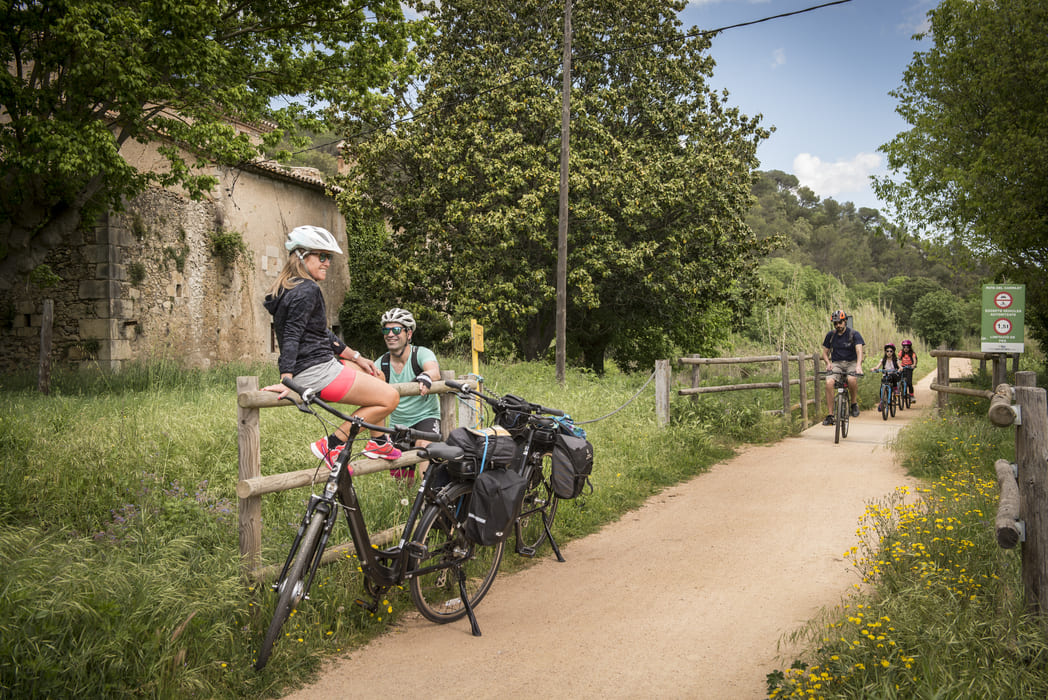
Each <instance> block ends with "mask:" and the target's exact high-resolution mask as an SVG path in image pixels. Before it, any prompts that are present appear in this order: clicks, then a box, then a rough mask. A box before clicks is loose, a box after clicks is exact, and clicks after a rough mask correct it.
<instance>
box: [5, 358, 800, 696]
mask: <svg viewBox="0 0 1048 700" xmlns="http://www.w3.org/2000/svg"><path fill="white" fill-rule="evenodd" d="M448 364H449V365H450V367H448V368H450V369H455V370H457V371H458V372H459V373H460V374H462V373H465V371H466V369H467V367H466V366H465V364H461V363H460V364H459V365H458V366H456V363H454V362H451V363H448ZM483 372H484V374H485V380H486V383H487V387H488V388H490V389H491V390H493V391H495V392H498V393H514V394H519V395H522V396H524V397H526V398H528V399H529V400H531V401H535V402H538V403H542V404H544V405H548V406H554V407H559V408H563V409H565V410H567V411H568V412H569V413H570V414H571V415H572V416H573V417H574V418H575V419H576V420H578V421H588V420H590V419H596V418H601V417H603V416H605V415H606V414H608V413H611V412H613V411H615V409H618V408H620V407H623V406H624V407H623V408H622V409H621V410H619V411H617V412H614V414H613V415H611V416H609V417H607V418H604V419H603V420H599V421H596V422H592V423H586V424H584V427H585V429H586V430H587V432H588V434H589V438H590V439H591V441H592V442H593V443H594V445H595V448H596V457H597V459H596V464H595V467H594V472H593V475H592V482H593V485H594V488H595V491H594V492H593V494H587V495H585V496H583V497H581V498H579V499H577V500H576V501H572V502H565V503H563V504H562V505H561V508H560V511H559V513H558V517H557V522H556V526H555V531H556V535H557V537H558V539H559V540H560V541H561V542H566V541H568V540H570V539H571V538H575V537H579V536H582V535H585V534H587V533H590V532H594V531H595V530H597V529H599V528H600V527H601V526H602V525H603V524H605V523H607V522H609V521H612V520H615V519H617V518H619V517H621V516H622V514H623V513H625V512H626V511H628V510H630V509H632V508H635V507H637V506H638V505H640V504H641V503H642V502H643V501H644V500H645V499H646V498H647V497H648V496H650V495H652V494H654V493H656V492H658V491H659V490H661V489H662V488H664V487H665V486H668V485H671V484H675V483H678V482H680V481H682V480H685V479H688V478H690V477H692V476H694V475H696V474H699V473H701V472H703V471H705V470H707V469H708V468H709V467H710V465H712V464H714V463H715V462H717V461H719V460H722V459H724V458H725V457H727V456H728V455H730V454H731V449H732V445H733V438H732V436H735V438H741V439H744V440H749V441H760V440H766V439H774V438H775V437H777V436H779V435H781V434H783V433H784V432H788V431H789V430H790V429H791V428H790V426H789V425H788V424H786V423H785V422H784V421H783V420H782V419H778V418H767V417H765V416H763V413H762V411H761V410H760V409H759V408H757V407H756V406H757V405H758V404H756V403H755V399H754V398H752V397H750V398H744V395H743V394H739V395H737V396H736V397H735V398H734V400H731V399H727V400H723V401H722V400H718V402H717V403H716V404H715V405H716V408H713V409H709V408H707V409H705V410H704V411H697V412H695V413H693V414H692V415H684V414H681V415H680V416H678V417H677V418H676V419H675V420H674V423H673V424H672V425H671V426H669V427H668V428H659V427H658V426H657V424H656V420H655V415H654V390H653V386H652V385H648V386H647V388H646V389H645V391H644V392H643V393H642V394H641V395H640V396H639V397H638V398H637V399H636V400H634V401H632V402H630V399H631V397H633V396H634V394H635V393H636V392H637V390H638V389H640V388H641V386H642V385H643V384H644V382H645V380H646V379H647V377H646V376H644V375H642V374H636V375H627V374H622V373H620V372H618V371H616V370H615V369H614V368H613V369H611V370H610V371H609V372H608V374H607V375H606V376H604V377H600V378H598V377H596V376H593V375H592V374H588V373H583V372H574V371H571V372H569V374H568V378H567V381H566V382H565V384H564V386H558V385H557V383H556V381H555V380H554V371H553V368H552V367H549V366H546V365H542V364H514V365H508V366H505V367H485V368H484V370H483ZM240 374H249V375H250V374H257V375H259V377H260V382H261V383H262V384H263V385H264V384H266V383H269V382H271V381H274V380H275V379H276V377H275V370H274V369H273V368H272V367H268V366H267V367H227V368H222V369H217V370H213V371H210V372H196V371H183V370H181V369H179V368H177V367H174V366H170V365H164V364H161V365H155V366H151V367H132V368H129V369H128V370H127V371H125V372H122V373H119V374H115V375H103V374H89V373H85V374H61V373H58V374H56V375H55V376H54V377H53V383H52V393H51V395H50V396H42V395H40V394H38V393H36V392H35V391H34V386H35V382H33V381H31V378H25V377H22V378H19V377H5V378H3V379H0V389H2V390H3V392H4V396H5V401H4V403H3V406H2V407H0V460H2V463H3V465H4V469H2V470H0V561H2V562H4V566H3V567H2V568H0V696H3V697H70V696H76V697H126V696H148V697H157V698H175V697H178V698H181V697H185V696H187V695H190V696H196V697H207V698H239V697H252V698H254V697H265V696H275V695H278V694H280V693H281V692H282V691H284V690H285V689H286V688H287V687H288V686H289V685H292V684H294V683H296V682H304V681H306V680H308V679H309V678H310V677H311V675H312V674H314V673H316V672H317V671H318V669H319V668H320V662H321V661H322V660H323V659H324V658H325V657H327V656H330V655H332V654H337V653H339V652H343V651H345V650H346V649H350V648H352V647H354V646H355V645H359V644H361V643H363V642H365V641H367V640H368V639H370V638H371V637H373V636H374V635H376V634H378V633H380V632H382V631H383V630H385V629H387V627H388V625H389V623H390V622H391V621H393V620H395V619H396V618H397V616H398V615H400V614H401V613H402V612H404V611H406V610H409V609H411V603H410V600H409V599H408V596H407V595H406V594H405V593H404V592H402V591H393V592H391V593H390V595H389V596H388V598H387V600H386V601H385V604H384V606H383V609H382V610H380V612H379V613H377V614H375V615H371V614H370V613H368V612H366V611H364V610H362V609H361V608H359V607H358V606H356V605H354V603H353V601H354V599H355V598H356V597H357V596H359V595H360V594H361V593H362V589H361V582H360V578H359V574H358V571H357V567H356V563H355V561H353V560H352V559H347V560H346V561H344V562H342V563H336V564H333V565H330V566H326V567H323V569H322V570H321V572H320V573H319V574H318V580H317V582H316V583H315V585H314V588H313V590H312V592H311V598H312V599H311V600H310V601H309V602H308V603H307V604H305V605H303V606H302V608H301V610H299V611H298V612H297V613H296V614H295V615H294V616H293V617H292V618H291V620H289V622H288V623H287V625H286V626H285V631H286V632H287V637H286V638H285V640H284V641H283V642H281V643H280V644H279V645H278V647H277V649H276V650H275V652H274V654H273V657H272V659H271V661H270V663H269V665H268V666H267V667H266V669H265V671H264V672H263V673H260V674H259V673H256V672H255V671H254V670H253V669H252V668H251V665H252V663H253V661H254V658H255V653H256V651H257V648H258V645H259V643H260V642H261V638H262V635H263V633H264V631H265V627H266V625H267V624H268V621H269V618H270V616H271V613H272V606H273V604H274V602H275V601H274V598H275V596H274V595H272V593H271V592H270V591H269V590H268V589H267V588H265V587H264V586H258V585H256V584H255V583H253V582H249V581H245V580H243V579H242V578H241V569H240V562H239V553H238V552H239V550H238V530H237V514H236V510H237V499H236V495H235V485H236V479H237V444H236V405H235V387H236V381H235V378H236V376H237V375H240ZM703 403H705V402H703ZM773 405H774V404H773ZM725 427H727V430H724V428H725ZM323 430H324V428H323V426H321V425H319V424H318V423H317V422H316V420H314V419H312V418H310V417H308V416H305V415H304V414H302V413H300V412H298V411H295V410H293V409H290V408H286V409H279V410H264V411H262V415H261V446H262V471H263V473H264V474H272V473H279V472H284V471H290V470H294V469H301V468H304V467H308V466H310V465H311V464H313V460H312V459H311V457H310V456H309V453H308V448H307V446H308V444H309V442H310V441H312V440H314V439H316V437H318V436H319V435H320V434H323ZM726 435H727V437H725V436H726ZM358 487H359V490H360V492H361V500H362V502H363V504H364V506H365V509H366V512H367V516H368V523H369V527H371V528H373V529H374V530H379V529H383V528H386V527H390V526H392V525H394V524H397V523H399V522H401V521H402V520H403V517H404V514H405V511H406V507H405V506H404V505H403V502H404V499H406V498H409V497H410V494H408V493H405V491H404V489H403V488H402V487H399V486H398V485H397V484H396V482H394V480H393V479H391V478H389V477H387V476H385V475H384V474H376V475H371V476H368V477H365V478H361V479H360V480H359V481H358ZM307 498H308V492H307V491H306V490H304V489H299V490H294V491H287V492H283V493H279V494H271V495H267V496H265V497H263V512H262V522H263V559H264V563H266V564H273V563H279V562H281V561H282V560H283V557H284V556H285V554H286V551H287V547H288V545H289V544H290V541H291V538H292V536H293V533H294V529H295V527H296V526H297V523H298V519H299V517H300V516H301V513H302V510H303V507H304V504H305V502H306V499H307ZM335 538H336V539H337V540H338V541H344V540H347V539H348V532H347V531H346V528H345V526H344V525H341V524H340V525H338V526H337V528H336V532H335ZM547 554H548V551H547ZM507 558H508V559H509V561H507V562H506V564H505V565H504V566H506V567H507V569H512V568H515V567H518V566H522V565H526V562H520V561H519V560H518V559H517V557H515V556H512V555H509V556H508V557H507ZM492 595H498V587H497V585H496V588H495V590H494V592H493V593H492ZM481 614H483V613H482V610H481Z"/></svg>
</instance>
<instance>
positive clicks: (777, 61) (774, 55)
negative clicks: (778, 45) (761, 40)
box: [771, 49, 786, 68]
mask: <svg viewBox="0 0 1048 700" xmlns="http://www.w3.org/2000/svg"><path fill="white" fill-rule="evenodd" d="M785 64H786V51H785V50H784V49H775V50H774V51H772V52H771V67H772V68H778V67H779V66H782V65H785Z"/></svg>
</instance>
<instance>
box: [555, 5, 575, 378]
mask: <svg viewBox="0 0 1048 700" xmlns="http://www.w3.org/2000/svg"><path fill="white" fill-rule="evenodd" d="M563 72H564V86H563V87H562V88H561V116H560V210H559V217H558V226H557V350H556V362H557V383H558V384H561V385H563V384H564V365H565V362H566V357H567V352H566V345H567V339H566V336H567V330H568V154H569V152H570V151H569V148H568V144H569V140H570V135H571V0H564V68H563Z"/></svg>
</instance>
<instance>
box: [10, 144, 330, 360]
mask: <svg viewBox="0 0 1048 700" xmlns="http://www.w3.org/2000/svg"><path fill="white" fill-rule="evenodd" d="M241 128H244V129H248V128H250V127H246V126H243V127H241ZM122 153H123V155H124V157H125V158H127V159H128V160H129V161H130V162H132V163H135V164H136V165H137V166H138V167H139V168H140V169H144V168H151V167H162V165H163V163H162V161H163V159H162V158H161V156H159V155H158V154H157V152H156V149H155V146H151V145H142V144H137V143H134V144H132V145H131V146H129V147H127V148H125V150H124V151H123V152H122ZM211 172H212V174H213V175H214V176H215V177H216V178H217V179H218V181H219V183H218V185H217V186H216V187H215V188H214V189H213V190H212V191H211V192H210V194H209V196H208V197H207V198H206V199H204V200H201V201H192V200H190V199H189V198H188V197H186V196H185V195H184V194H183V193H181V192H178V191H175V190H165V189H160V188H153V189H150V190H148V191H146V192H144V193H143V194H141V195H139V196H138V197H136V198H135V199H134V200H132V201H129V202H128V203H127V207H126V209H125V210H124V211H122V212H113V213H110V214H109V215H108V216H107V217H104V218H103V219H101V220H100V221H99V222H98V223H97V225H96V226H94V227H93V228H91V229H90V230H86V231H82V232H80V233H79V234H78V238H76V239H75V240H68V241H67V242H66V243H65V244H64V245H63V246H62V247H61V248H59V249H56V250H54V251H52V252H51V254H50V256H49V258H48V260H47V265H48V266H49V267H50V269H51V270H52V271H53V272H54V273H56V274H57V276H58V277H59V278H60V280H58V281H55V280H54V279H53V278H52V279H51V280H47V281H45V280H36V281H32V280H28V281H26V282H25V283H24V284H21V283H20V284H17V285H15V286H14V288H12V289H11V290H10V291H9V292H4V293H2V297H0V314H2V315H0V371H4V372H9V371H14V370H33V369H35V368H36V367H37V365H38V362H39V356H40V336H41V322H42V317H43V315H42V308H43V303H44V300H45V299H52V300H53V303H54V322H53V331H52V337H53V343H52V352H51V361H52V363H54V364H56V365H66V366H74V367H75V366H81V365H87V366H96V365H97V366H100V367H102V368H105V369H119V368H120V367H121V366H122V365H123V364H124V363H127V362H135V361H143V362H147V361H151V360H156V359H169V360H173V361H176V362H179V363H183V364H185V365H187V366H192V367H208V366H210V365H212V364H214V363H224V362H230V361H237V360H245V361H255V360H262V361H266V360H272V361H274V362H275V360H276V356H277V346H276V340H275V338H274V335H273V332H272V329H271V324H270V321H271V317H270V316H269V314H268V313H267V312H266V310H265V309H264V308H263V307H262V299H263V297H264V295H265V293H266V291H267V289H268V288H269V287H270V285H271V284H272V283H273V281H274V279H275V278H276V276H277V275H278V274H279V272H280V270H281V268H282V267H283V265H284V262H285V261H286V259H287V253H286V251H285V250H284V245H283V243H284V240H285V235H286V233H287V231H289V230H291V229H292V228H294V227H295V226H298V225H300V224H313V225H317V226H323V227H324V228H326V229H328V230H329V231H331V232H332V233H333V234H334V235H335V237H336V238H337V239H338V240H339V241H340V243H341V244H342V246H343V249H345V241H346V225H345V220H344V218H343V216H342V215H341V213H340V212H339V211H338V207H337V206H336V204H335V200H334V197H333V196H332V194H331V192H330V189H329V188H328V187H326V186H325V185H324V182H323V181H322V180H321V178H320V176H319V173H316V171H310V170H307V169H284V168H282V167H280V166H278V165H276V164H271V163H252V164H248V165H244V166H242V167H239V168H235V169H234V168H223V167H218V166H214V167H213V168H212V169H211ZM48 282H50V283H48ZM322 286H323V288H324V295H325V298H326V300H327V302H328V317H329V318H328V321H329V324H330V325H331V326H332V327H333V328H334V329H335V330H336V332H337V331H338V328H337V323H338V309H339V306H341V304H342V299H343V297H344V295H345V292H346V290H347V289H348V287H349V272H348V270H347V268H346V266H345V265H332V266H331V268H330V270H329V273H328V278H327V280H326V281H325V282H323V283H322ZM4 297H6V298H4Z"/></svg>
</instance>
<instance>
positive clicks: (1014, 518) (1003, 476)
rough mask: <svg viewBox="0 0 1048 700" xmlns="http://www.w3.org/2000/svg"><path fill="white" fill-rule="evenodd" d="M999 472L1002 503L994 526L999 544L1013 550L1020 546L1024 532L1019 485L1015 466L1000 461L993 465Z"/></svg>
mask: <svg viewBox="0 0 1048 700" xmlns="http://www.w3.org/2000/svg"><path fill="white" fill-rule="evenodd" d="M993 468H994V471H996V472H997V488H998V489H1000V492H1001V496H1000V502H999V503H998V505H997V518H996V519H995V520H994V526H995V527H996V530H997V544H998V545H1000V546H1001V548H1002V549H1012V548H1013V547H1015V545H1017V544H1019V540H1020V539H1021V536H1022V532H1021V531H1020V529H1019V522H1018V521H1019V484H1018V483H1017V482H1016V480H1015V465H1014V464H1012V463H1011V462H1009V461H1007V460H1004V459H999V460H997V461H996V462H995V463H994V465H993Z"/></svg>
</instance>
